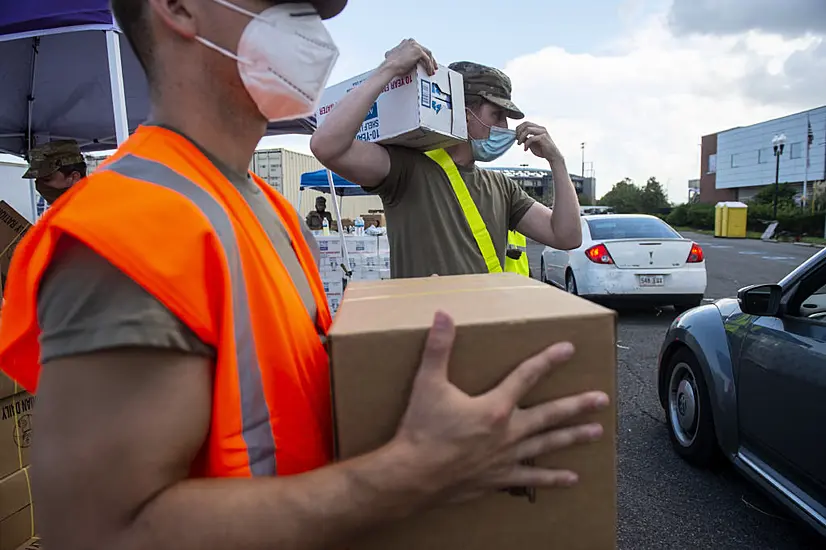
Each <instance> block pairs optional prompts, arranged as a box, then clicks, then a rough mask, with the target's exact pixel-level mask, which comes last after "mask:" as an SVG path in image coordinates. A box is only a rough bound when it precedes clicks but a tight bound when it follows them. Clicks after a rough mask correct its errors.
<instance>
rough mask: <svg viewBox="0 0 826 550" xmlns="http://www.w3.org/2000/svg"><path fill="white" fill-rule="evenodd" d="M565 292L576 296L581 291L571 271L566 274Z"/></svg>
mask: <svg viewBox="0 0 826 550" xmlns="http://www.w3.org/2000/svg"><path fill="white" fill-rule="evenodd" d="M565 290H566V292H568V294H573V295H574V296H577V295H578V294H579V289H578V288H577V285H576V277H574V272H573V271H571V270H570V269H569V270H568V271H567V272H566V273H565Z"/></svg>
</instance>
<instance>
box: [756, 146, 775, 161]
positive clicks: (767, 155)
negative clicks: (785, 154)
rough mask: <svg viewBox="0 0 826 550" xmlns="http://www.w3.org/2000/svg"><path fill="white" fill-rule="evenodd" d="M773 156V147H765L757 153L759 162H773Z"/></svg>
mask: <svg viewBox="0 0 826 550" xmlns="http://www.w3.org/2000/svg"><path fill="white" fill-rule="evenodd" d="M773 157H774V150H773V149H772V148H771V147H764V148H762V149H760V151H759V152H758V154H757V162H758V164H767V163H769V162H771V159H772V158H773Z"/></svg>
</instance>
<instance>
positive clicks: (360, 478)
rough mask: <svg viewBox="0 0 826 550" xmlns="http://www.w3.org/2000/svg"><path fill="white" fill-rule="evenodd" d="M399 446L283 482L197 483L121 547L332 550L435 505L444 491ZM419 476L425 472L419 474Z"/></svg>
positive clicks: (156, 511)
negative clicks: (379, 527) (432, 504)
mask: <svg viewBox="0 0 826 550" xmlns="http://www.w3.org/2000/svg"><path fill="white" fill-rule="evenodd" d="M419 468H420V465H419V464H417V463H416V462H415V461H414V460H413V455H412V454H411V453H409V452H408V451H407V450H405V449H404V448H402V446H401V445H399V444H391V445H389V446H387V447H385V448H383V449H380V450H378V451H376V452H374V453H372V454H369V455H365V456H363V457H359V458H356V459H353V460H350V461H347V462H343V463H340V464H336V465H332V466H329V467H327V468H322V469H320V470H316V471H314V472H310V473H306V474H301V475H296V476H289V477H280V478H254V479H249V478H244V479H193V480H187V481H183V482H181V483H178V484H176V485H174V486H172V487H170V488H169V489H167V490H166V491H164V492H163V493H161V494H160V495H158V496H157V497H156V498H154V499H153V500H152V501H150V502H149V503H148V504H147V505H146V506H144V507H143V509H142V511H141V513H140V514H139V515H138V516H137V518H136V519H135V521H134V522H133V524H132V525H131V527H130V528H129V529H128V530H127V531H126V532H125V533H124V534H123V536H122V537H120V540H118V544H116V545H115V546H116V547H117V548H124V549H128V550H145V549H146V550H148V549H150V548H161V547H163V546H164V545H166V544H168V542H169V541H170V540H174V541H175V548H178V549H180V550H189V549H191V550H209V549H215V550H224V549H225V548H245V549H247V550H255V549H259V548H260V549H261V550H272V549H273V548H278V549H279V550H316V549H318V550H329V549H336V548H343V547H344V545H345V544H346V543H347V542H348V541H351V540H352V539H353V538H354V537H357V536H358V535H360V534H362V533H365V532H369V531H370V530H371V529H372V528H374V527H378V526H381V525H382V524H385V523H387V522H390V521H394V520H396V519H401V518H403V517H406V516H407V515H409V514H411V513H413V512H415V511H417V510H419V509H421V508H423V507H425V506H427V505H428V504H430V502H431V500H432V498H433V496H434V495H435V494H436V493H437V492H438V490H439V489H440V488H439V487H435V486H428V483H430V482H432V479H430V478H429V476H426V475H420V473H421V470H420V469H419ZM417 470H418V471H417Z"/></svg>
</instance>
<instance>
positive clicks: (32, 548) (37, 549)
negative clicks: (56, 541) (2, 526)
mask: <svg viewBox="0 0 826 550" xmlns="http://www.w3.org/2000/svg"><path fill="white" fill-rule="evenodd" d="M17 550H43V545H42V544H41V542H40V539H39V538H38V537H34V538H33V539H31V540H28V541H26V542H25V543H24V544H23V545H22V546H18V547H17Z"/></svg>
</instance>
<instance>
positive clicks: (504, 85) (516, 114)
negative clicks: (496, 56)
mask: <svg viewBox="0 0 826 550" xmlns="http://www.w3.org/2000/svg"><path fill="white" fill-rule="evenodd" d="M448 68H449V69H451V70H453V71H456V72H457V73H459V74H461V75H462V78H463V79H464V81H465V96H478V97H481V98H484V99H486V100H487V101H490V102H491V103H493V104H494V105H498V106H500V107H502V108H503V109H505V111H506V112H507V115H508V118H514V119H522V118H525V113H523V112H522V111H521V110H520V109H519V107H517V106H516V105H515V104H514V103H513V101H511V79H510V78H508V75H506V74H505V73H503V72H502V71H500V70H499V69H495V68H493V67H488V66H486V65H480V64H479V63H473V62H471V61H457V62H455V63H451V64H450V66H449V67H448Z"/></svg>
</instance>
